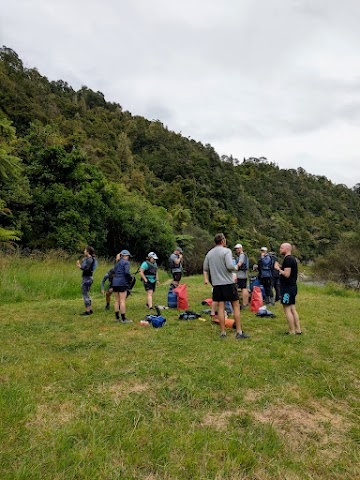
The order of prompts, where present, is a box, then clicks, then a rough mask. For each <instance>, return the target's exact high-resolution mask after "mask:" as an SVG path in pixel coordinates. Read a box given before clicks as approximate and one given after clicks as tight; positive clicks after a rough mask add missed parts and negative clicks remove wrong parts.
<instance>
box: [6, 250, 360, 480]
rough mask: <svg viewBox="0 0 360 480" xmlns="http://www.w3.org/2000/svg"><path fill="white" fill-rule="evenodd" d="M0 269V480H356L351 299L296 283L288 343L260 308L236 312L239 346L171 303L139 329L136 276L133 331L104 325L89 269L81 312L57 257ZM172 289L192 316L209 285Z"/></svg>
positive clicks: (75, 283) (355, 346)
mask: <svg viewBox="0 0 360 480" xmlns="http://www.w3.org/2000/svg"><path fill="white" fill-rule="evenodd" d="M1 261H2V264H1V274H0V278H1V284H0V318H1V321H0V331H1V353H0V408H1V424H0V443H1V450H0V478H1V479H26V480H28V479H40V478H41V479H64V480H65V479H66V480H68V479H90V478H92V479H98V478H99V479H100V478H101V479H111V480H112V479H126V480H131V479H134V480H135V479H147V480H158V479H168V480H174V479H180V480H181V479H204V480H205V479H214V480H215V479H216V480H223V479H229V480H230V479H259V480H260V479H261V480H265V479H266V480H270V479H289V480H295V479H349V480H350V479H355V478H360V468H359V444H360V428H359V386H360V381H359V371H360V368H359V367H360V365H359V364H360V353H359V351H360V350H359V346H360V345H359V323H358V318H359V314H358V312H359V308H360V299H359V296H358V295H356V294H352V293H348V292H346V293H343V294H340V293H339V291H340V290H339V289H335V290H334V287H329V289H328V290H327V289H326V288H317V287H310V286H306V285H300V293H299V300H298V310H299V313H300V316H301V320H302V326H303V330H304V332H305V334H304V335H303V336H301V337H294V338H288V337H284V336H283V335H282V333H283V332H284V331H285V330H286V325H285V321H284V316H283V314H282V311H281V307H280V306H278V305H276V306H275V307H274V308H273V311H274V312H275V313H276V314H277V317H276V318H275V319H271V320H268V319H257V318H256V317H255V316H254V314H252V313H250V312H246V313H245V314H243V318H242V321H243V327H244V330H245V331H246V332H247V333H249V334H250V335H251V339H249V340H247V341H240V342H239V341H235V339H234V336H233V332H229V335H228V338H227V339H225V340H220V339H219V337H218V333H219V332H218V327H217V326H215V325H213V324H211V323H210V322H209V320H207V321H206V322H200V321H198V320H193V321H188V322H186V321H179V320H178V312H177V311H173V310H171V311H169V310H168V311H167V312H166V316H167V319H168V322H167V325H166V327H164V328H162V329H152V328H144V327H141V326H140V325H139V324H138V321H139V320H141V319H142V318H143V317H144V315H145V314H146V310H145V307H144V304H145V292H144V291H143V287H142V285H141V283H140V282H139V281H138V282H137V284H136V286H135V289H134V293H133V295H132V296H131V297H130V298H129V301H128V313H129V317H130V318H132V319H133V320H134V324H132V325H117V324H114V323H113V317H114V315H113V313H112V312H105V311H104V310H103V307H104V300H103V298H102V296H101V295H100V292H99V290H100V282H101V279H102V275H103V274H104V273H105V272H106V271H107V269H108V267H109V266H108V265H106V264H104V263H101V262H100V265H99V267H98V269H97V270H96V273H95V284H94V287H93V292H92V297H93V302H94V310H95V314H94V315H93V316H91V317H89V318H83V317H80V316H79V315H78V314H79V312H81V311H82V310H83V305H82V299H81V294H80V272H79V271H78V270H77V269H76V268H75V267H74V263H73V262H69V261H64V260H62V259H60V258H56V259H53V258H51V259H45V260H43V261H39V260H36V259H23V260H21V259H16V258H15V259H12V260H11V261H10V260H9V259H8V258H5V259H2V260H1ZM161 280H162V285H161V286H160V287H159V288H158V290H157V291H156V293H155V297H156V301H157V303H159V304H165V303H166V296H167V288H168V285H167V282H168V277H167V276H166V274H163V275H162V277H161ZM185 280H186V283H187V284H188V285H189V300H190V306H191V308H192V309H195V310H196V311H198V312H201V310H202V308H203V307H202V305H201V300H202V299H204V298H206V297H208V296H209V295H210V291H209V288H208V287H206V286H204V285H203V284H202V279H201V277H193V278H187V279H185ZM332 289H333V290H332ZM338 290H339V291H338ZM206 318H207V317H206Z"/></svg>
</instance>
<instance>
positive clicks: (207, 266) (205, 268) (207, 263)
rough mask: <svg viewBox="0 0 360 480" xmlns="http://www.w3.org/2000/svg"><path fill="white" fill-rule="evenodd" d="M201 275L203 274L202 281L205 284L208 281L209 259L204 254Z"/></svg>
mask: <svg viewBox="0 0 360 480" xmlns="http://www.w3.org/2000/svg"><path fill="white" fill-rule="evenodd" d="M203 275H204V283H205V285H207V284H208V283H209V259H208V257H207V255H206V257H205V260H204V265H203Z"/></svg>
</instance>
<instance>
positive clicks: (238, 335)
mask: <svg viewBox="0 0 360 480" xmlns="http://www.w3.org/2000/svg"><path fill="white" fill-rule="evenodd" d="M235 338H236V340H242V339H244V338H250V335H246V333H244V332H242V333H239V332H237V333H236V335H235Z"/></svg>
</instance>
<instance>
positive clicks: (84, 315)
mask: <svg viewBox="0 0 360 480" xmlns="http://www.w3.org/2000/svg"><path fill="white" fill-rule="evenodd" d="M92 314H93V311H92V310H90V312H88V311H87V310H86V311H85V312H83V313H80V317H87V316H88V315H92Z"/></svg>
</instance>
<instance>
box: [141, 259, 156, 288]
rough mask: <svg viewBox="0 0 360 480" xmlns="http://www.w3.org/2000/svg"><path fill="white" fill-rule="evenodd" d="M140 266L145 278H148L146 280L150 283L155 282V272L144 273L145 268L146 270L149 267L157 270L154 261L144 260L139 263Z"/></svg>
mask: <svg viewBox="0 0 360 480" xmlns="http://www.w3.org/2000/svg"><path fill="white" fill-rule="evenodd" d="M150 265H151V266H150ZM140 268H141V270H144V274H145V276H146V278H147V279H148V282H150V283H155V282H156V273H155V274H154V275H151V274H147V273H146V270H148V269H149V268H151V269H152V270H155V271H156V270H157V268H158V267H157V264H156V262H154V263H152V264H150V263H148V262H146V261H145V262H143V263H142V264H141V265H140Z"/></svg>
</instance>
